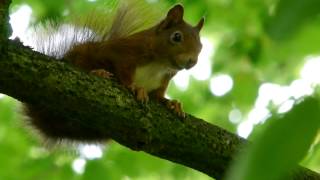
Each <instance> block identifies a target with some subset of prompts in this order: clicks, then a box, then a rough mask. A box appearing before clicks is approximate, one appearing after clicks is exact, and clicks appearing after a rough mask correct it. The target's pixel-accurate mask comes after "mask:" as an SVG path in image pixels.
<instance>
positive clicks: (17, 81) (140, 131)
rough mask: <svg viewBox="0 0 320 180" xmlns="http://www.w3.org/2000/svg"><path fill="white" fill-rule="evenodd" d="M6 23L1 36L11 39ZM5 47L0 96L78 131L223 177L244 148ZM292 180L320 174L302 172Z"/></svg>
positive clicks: (12, 45)
mask: <svg viewBox="0 0 320 180" xmlns="http://www.w3.org/2000/svg"><path fill="white" fill-rule="evenodd" d="M3 7H5V8H7V6H2V1H1V3H0V12H1V13H2V12H3V9H4V8H3ZM1 17H5V19H7V16H5V15H4V16H1ZM2 22H3V21H2ZM2 25H3V24H2ZM2 25H1V24H0V29H1V33H6V34H5V35H4V36H3V37H6V38H7V37H8V33H7V32H5V31H2V30H3V26H2ZM2 35H3V34H2ZM5 41H6V40H5ZM1 44H2V45H4V43H3V39H2V42H1ZM5 46H6V48H5V49H6V53H1V54H0V69H1V71H0V92H1V93H5V94H7V95H9V96H11V97H14V98H16V99H18V100H20V101H22V102H26V103H30V104H33V105H36V106H40V107H44V108H46V109H48V110H50V111H51V112H55V113H59V114H63V116H64V117H65V119H66V120H67V121H69V122H70V123H73V124H77V127H81V128H82V129H90V130H94V131H96V132H97V133H100V134H101V135H103V136H105V137H111V138H112V139H114V140H116V141H117V142H119V143H121V144H123V145H124V146H127V147H129V148H131V149H133V150H138V151H144V152H147V153H149V154H153V155H155V156H158V157H161V158H164V159H167V160H170V161H173V162H177V163H180V164H183V165H186V166H188V167H191V168H193V169H196V170H199V171H201V172H203V173H205V174H208V175H209V176H211V177H214V178H216V179H221V178H222V176H223V174H224V172H225V171H226V170H227V167H228V165H229V163H230V162H231V161H232V159H233V156H234V154H235V153H236V152H237V151H239V150H240V149H241V147H242V146H243V145H245V144H246V142H245V140H244V139H242V138H240V137H238V136H236V135H234V134H231V133H229V132H227V131H225V130H223V129H221V128H219V127H217V126H214V125H212V124H209V123H207V122H205V121H203V120H201V119H198V118H196V117H193V116H191V115H187V117H186V119H181V118H179V117H177V116H176V115H175V114H173V113H172V112H170V111H169V110H168V109H167V108H165V107H164V106H162V105H160V104H157V103H155V102H150V103H148V105H142V104H139V103H138V102H136V101H135V99H134V97H133V96H132V94H131V93H130V92H129V91H128V90H127V89H125V88H123V87H122V86H120V85H119V84H118V83H117V82H114V81H111V80H105V79H101V78H98V77H94V76H90V75H88V74H86V73H83V72H81V71H79V70H77V69H75V68H73V67H71V66H69V65H67V64H65V63H63V62H59V61H55V60H54V59H50V58H49V57H47V56H44V55H41V54H39V53H36V52H34V51H32V50H31V49H30V48H27V47H24V46H22V45H21V44H20V43H19V42H18V41H9V43H8V44H5ZM294 179H320V176H319V175H318V174H317V173H314V172H312V171H310V170H307V169H304V168H300V169H299V170H298V171H297V172H296V173H295V176H294Z"/></svg>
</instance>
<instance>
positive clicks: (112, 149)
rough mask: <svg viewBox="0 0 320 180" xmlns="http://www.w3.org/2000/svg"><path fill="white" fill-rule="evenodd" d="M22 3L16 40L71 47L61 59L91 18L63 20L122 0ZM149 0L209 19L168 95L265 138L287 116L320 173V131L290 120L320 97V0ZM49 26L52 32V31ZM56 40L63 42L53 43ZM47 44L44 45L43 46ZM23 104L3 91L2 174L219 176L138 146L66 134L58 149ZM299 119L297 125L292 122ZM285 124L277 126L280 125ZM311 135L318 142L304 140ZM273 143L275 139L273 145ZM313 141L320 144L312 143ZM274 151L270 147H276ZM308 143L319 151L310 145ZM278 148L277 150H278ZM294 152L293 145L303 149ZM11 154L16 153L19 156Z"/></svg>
mask: <svg viewBox="0 0 320 180" xmlns="http://www.w3.org/2000/svg"><path fill="white" fill-rule="evenodd" d="M12 1H13V4H12V5H11V14H10V24H11V26H12V29H13V32H12V35H11V37H10V39H15V38H19V39H20V41H21V42H23V44H25V45H28V46H31V47H32V48H33V49H34V50H37V51H40V52H46V50H47V51H49V50H52V49H50V48H51V47H47V46H46V44H45V43H44V42H49V41H50V43H51V45H55V46H57V47H58V49H59V48H60V49H64V51H63V52H60V54H52V55H55V57H62V55H63V53H65V52H66V50H67V48H68V47H64V46H63V48H61V47H62V46H61V42H62V43H63V44H67V43H68V42H69V41H74V37H72V36H70V38H66V37H65V36H64V35H65V34H67V32H68V33H72V32H73V31H75V29H77V28H78V25H79V24H81V23H80V22H74V24H72V23H69V24H67V23H65V22H64V21H63V20H65V19H67V20H69V19H68V18H70V17H72V16H74V14H90V9H91V10H92V9H95V8H96V9H98V10H100V8H101V7H103V8H105V7H109V8H110V9H112V8H114V4H115V3H116V2H117V1H116V0H112V1H107V0H106V1H104V0H81V1H70V2H69V1H68V2H67V1H63V0H58V1H54V0H48V1H46V3H44V1H41V0H30V1H21V0H12ZM141 1H143V2H147V3H148V5H150V6H157V7H158V6H159V9H161V8H163V7H164V8H163V9H168V8H170V7H171V6H173V4H175V2H181V4H183V6H184V7H185V12H184V13H185V17H186V20H187V21H188V22H191V23H190V24H192V25H194V24H196V22H198V20H199V19H200V18H201V17H205V21H204V26H203V29H202V30H201V33H200V34H201V43H202V50H201V52H200V54H199V56H198V62H197V64H196V65H195V66H194V67H193V68H191V69H189V70H181V71H179V72H178V73H177V75H175V76H174V78H173V79H172V81H170V86H169V88H168V91H167V92H166V95H165V97H166V98H168V99H177V100H178V101H179V102H181V103H182V107H183V110H184V111H185V112H186V113H188V114H191V115H193V116H195V117H199V118H202V119H204V120H206V121H208V122H209V123H212V124H214V125H217V126H219V127H221V128H223V129H226V130H228V131H230V132H232V133H234V134H236V135H238V136H240V137H243V138H245V139H249V140H250V141H251V140H253V141H254V140H255V138H256V137H258V139H259V135H260V134H263V132H265V131H266V130H265V129H267V128H268V127H271V126H272V125H270V126H269V124H268V123H270V124H272V123H273V122H275V121H276V120H278V119H280V120H283V119H284V121H287V124H286V125H283V124H282V126H280V127H282V128H283V127H286V128H283V131H284V132H288V137H286V138H287V139H288V144H289V142H294V141H295V140H296V139H299V141H298V140H297V146H298V147H301V149H302V150H301V151H300V152H299V153H301V154H303V153H302V152H305V154H304V155H301V158H300V159H299V158H298V157H296V159H295V160H296V161H297V162H298V163H299V162H301V161H302V159H303V157H304V158H305V160H304V161H302V162H303V165H304V166H306V167H307V168H310V169H312V170H314V171H317V172H320V140H319V139H320V135H319V131H318V135H317V137H316V138H314V139H316V140H313V141H312V137H311V136H312V135H313V136H314V134H317V133H316V132H314V134H311V132H310V134H309V136H308V133H309V132H308V133H305V132H301V133H297V132H299V127H297V126H298V124H299V123H300V122H299V121H298V120H297V119H296V118H291V119H290V117H289V118H288V117H287V114H290V113H293V114H295V113H296V114H298V112H297V111H295V107H297V106H299V104H300V103H303V102H304V99H305V98H306V97H310V96H312V97H315V99H318V101H320V100H319V86H320V54H319V51H320V46H319V42H320V23H319V15H320V10H318V9H319V8H318V7H320V6H318V5H320V3H318V2H317V1H316V0H306V1H299V0H294V1H289V0H278V1H276V0H271V1H257V2H253V1H251V0H245V1H231V0H220V1H186V0H183V1H171V0H165V1H159V0H145V1H144V0H141ZM160 7H161V8H160ZM299 7H304V8H299ZM316 7H317V8H316ZM110 9H109V10H110ZM149 11H150V10H149ZM146 12H148V11H146ZM162 13H163V14H162V15H161V18H163V17H165V12H162ZM159 16H160V15H159ZM148 17H149V15H148V14H146V15H145V17H144V18H146V20H147V19H148ZM95 18H96V17H95ZM161 18H159V19H161ZM70 19H72V18H70ZM150 19H151V16H150ZM73 21H75V20H73ZM78 21H80V20H78ZM50 22H57V23H61V22H64V23H63V25H61V26H59V28H57V29H54V30H53V29H52V32H51V31H45V30H44V29H45V26H46V24H50ZM156 23H158V22H156ZM35 27H36V28H35ZM35 29H37V31H36V30H35ZM85 30H86V33H88V34H92V33H93V32H94V29H92V28H90V27H86V29H85ZM49 33H51V36H47V34H49ZM59 33H60V34H59ZM61 33H62V35H61ZM53 34H54V35H53ZM53 37H54V38H55V41H54V40H52V38H53ZM166 40H167V39H166ZM83 41H84V40H83V39H81V40H79V42H83ZM167 41H168V40H167ZM39 42H40V44H41V43H42V44H41V46H40V47H38V45H39ZM55 43H56V44H55ZM59 43H60V44H59ZM164 48H165V47H164ZM61 51H62V50H61ZM54 53H55V52H54ZM58 53H59V52H58ZM47 54H48V53H47ZM50 55H51V54H50ZM0 86H1V85H0ZM310 104H312V103H310ZM310 104H309V105H310ZM308 107H309V106H308ZM312 107H313V106H312ZM310 109H312V108H311V107H309V108H308V109H304V108H303V107H300V111H301V112H309V111H308V110H310ZM298 110H299V109H298ZM21 111H22V109H21V103H19V102H17V101H15V100H13V99H12V98H10V97H8V96H6V95H5V94H1V93H0V121H1V122H0V124H1V126H0V146H1V148H0V160H1V162H3V164H4V166H7V167H3V169H4V170H3V171H0V179H6V177H9V176H14V175H13V174H14V173H16V172H20V171H21V175H24V174H26V179H32V178H34V177H41V176H42V175H45V176H48V177H50V178H49V180H50V179H75V180H77V179H82V178H83V177H85V178H87V179H97V178H98V179H99V178H100V179H199V180H208V179H210V177H208V176H207V175H205V174H202V173H200V172H197V171H193V170H191V169H189V168H185V167H183V166H181V165H178V164H175V163H172V162H169V161H163V160H160V159H158V158H155V157H152V156H150V155H148V154H145V153H141V152H132V151H130V150H129V149H127V148H125V147H123V146H121V145H119V144H117V143H116V142H113V141H111V140H110V142H109V141H108V143H106V145H105V144H103V143H95V144H90V143H88V144H87V143H84V144H78V145H75V148H71V150H69V149H68V150H65V146H67V147H68V146H69V144H68V142H67V143H66V144H64V142H63V141H62V143H61V144H62V146H63V145H65V146H63V149H62V150H61V149H59V145H57V147H58V148H57V149H58V150H56V147H54V148H53V149H54V150H51V149H50V148H51V146H49V147H48V148H47V147H46V146H44V147H42V144H45V145H46V140H43V139H41V138H38V136H37V135H35V134H37V132H33V131H32V130H31V131H32V132H31V133H30V132H29V131H30V129H31V128H30V127H29V125H28V124H26V125H25V124H23V123H22V119H23V118H26V117H24V116H23V115H21V113H20V112H21ZM300 111H299V112H300ZM319 112H320V111H319ZM312 113H314V114H312V115H313V116H309V114H308V116H307V115H306V116H303V115H301V113H300V114H299V116H298V115H297V116H296V117H301V121H305V124H306V126H307V125H308V123H309V121H310V122H311V119H312V118H313V117H318V116H316V110H313V109H312ZM305 117H306V119H304V118H305ZM292 119H293V120H292ZM290 120H292V122H293V123H290V122H291V121H290ZM314 124H316V123H314ZM24 126H26V128H24ZM275 126H276V125H275ZM300 126H301V128H306V129H308V128H307V127H304V126H303V127H302V125H300ZM20 127H21V128H20ZM22 127H23V128H22ZM313 128H314V129H316V127H313ZM287 129H288V131H287ZM310 129H312V128H310ZM273 130H274V129H273ZM277 130H278V129H276V130H275V131H274V132H278V131H277ZM289 130H292V133H293V134H299V137H298V136H294V137H293V139H292V138H291V139H290V137H292V134H291V135H290V132H291V131H289ZM271 131H272V130H271ZM279 131H280V130H279ZM314 131H316V130H314ZM266 134H267V133H266ZM305 134H307V135H305ZM284 136H285V135H284ZM307 136H308V137H307ZM7 137H10V138H7ZM268 138H269V139H268ZM268 138H267V140H270V139H271V140H272V139H273V140H276V139H277V138H275V137H273V136H272V135H270V136H268ZM294 138H296V139H294ZM304 138H305V139H308V140H309V141H308V142H305V141H303V139H304ZM261 139H263V138H261ZM271 140H270V142H269V141H268V142H269V143H270V144H272V143H271ZM194 141H197V140H196V139H195V140H194ZM311 141H312V142H313V143H312V142H311ZM43 142H44V143H43ZM190 143H192V142H190ZM308 143H309V144H312V145H311V146H310V147H309V146H308V145H309V144H308ZM71 144H72V143H71ZM49 145H50V144H49ZM284 146H285V145H284ZM303 146H304V148H302V147H303ZM72 147H74V146H72ZM288 147H290V148H291V149H295V148H292V147H294V146H293V145H292V146H289V145H288V146H287V147H282V148H283V149H281V150H283V151H286V149H285V148H288ZM268 148H270V147H267V148H266V149H268ZM280 148H281V147H280ZM308 148H310V149H309V150H306V149H308ZM257 149H259V147H258V148H257ZM270 149H272V148H270ZM270 149H268V150H269V151H268V152H271V150H270ZM291 149H288V150H287V151H290V152H291V151H292V152H294V151H293V150H291ZM296 149H298V148H296ZM52 151H53V152H52ZM257 154H259V153H257ZM271 154H272V152H271ZM288 154H289V155H290V153H288ZM292 154H294V153H292ZM296 154H298V152H297V153H296ZM294 155H295V154H294ZM294 155H292V157H293V156H294ZM11 156H12V157H14V158H9V157H11ZM266 156H267V155H266ZM248 159H249V158H248ZM288 159H290V157H288V158H287V159H286V157H283V161H286V160H287V161H289V160H288ZM288 167H289V165H288ZM29 168H30V169H29ZM51 170H52V171H51ZM47 171H48V172H47ZM46 172H47V173H46ZM35 174H39V176H35ZM45 176H43V177H45ZM85 178H84V179H85Z"/></svg>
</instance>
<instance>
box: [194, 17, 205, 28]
mask: <svg viewBox="0 0 320 180" xmlns="http://www.w3.org/2000/svg"><path fill="white" fill-rule="evenodd" d="M203 23H204V17H202V18H201V19H200V21H199V22H198V24H197V25H196V26H195V27H194V28H196V29H197V30H198V31H200V30H201V29H202V27H203Z"/></svg>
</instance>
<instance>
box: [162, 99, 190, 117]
mask: <svg viewBox="0 0 320 180" xmlns="http://www.w3.org/2000/svg"><path fill="white" fill-rule="evenodd" d="M166 105H167V107H168V108H169V109H171V110H173V111H174V112H175V113H177V114H178V116H180V117H183V118H185V117H186V114H185V113H184V112H183V110H182V105H181V103H180V102H179V101H177V100H168V101H167V102H166Z"/></svg>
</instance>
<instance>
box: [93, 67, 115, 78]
mask: <svg viewBox="0 0 320 180" xmlns="http://www.w3.org/2000/svg"><path fill="white" fill-rule="evenodd" d="M90 74H93V75H96V76H99V77H102V78H106V79H108V78H111V77H112V76H113V74H112V73H111V72H109V71H106V70H104V69H95V70H92V71H90Z"/></svg>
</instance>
